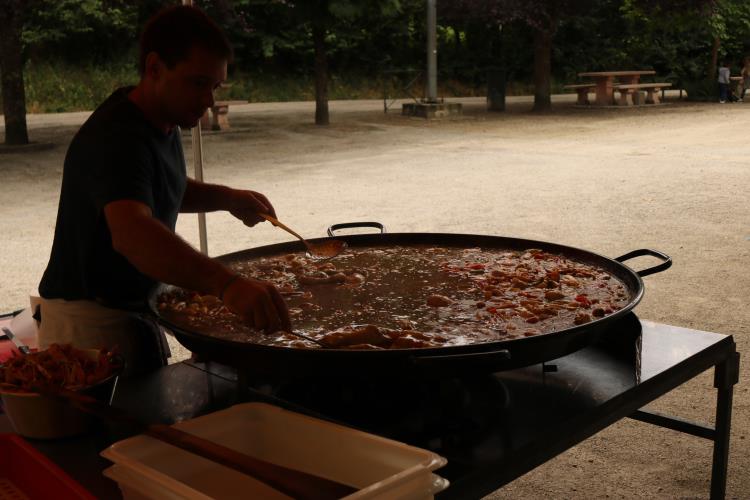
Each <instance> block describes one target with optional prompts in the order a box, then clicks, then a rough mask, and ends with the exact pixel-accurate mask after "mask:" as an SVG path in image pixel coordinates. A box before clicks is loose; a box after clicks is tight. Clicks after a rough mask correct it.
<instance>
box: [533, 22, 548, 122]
mask: <svg viewBox="0 0 750 500" xmlns="http://www.w3.org/2000/svg"><path fill="white" fill-rule="evenodd" d="M551 72H552V32H551V31H548V30H542V29H538V28H537V29H535V30H534V108H533V110H534V111H546V110H548V109H550V108H551V107H552V100H551V99H550V75H551Z"/></svg>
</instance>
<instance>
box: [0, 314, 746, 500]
mask: <svg viewBox="0 0 750 500" xmlns="http://www.w3.org/2000/svg"><path fill="white" fill-rule="evenodd" d="M628 321H630V322H633V321H634V322H635V324H637V323H638V320H637V318H636V317H635V315H630V316H628ZM640 324H641V326H642V332H639V331H637V329H636V331H634V330H633V328H625V327H624V326H623V328H622V331H620V330H618V329H617V328H614V329H613V331H612V332H610V334H608V335H607V336H606V337H605V339H604V340H603V341H602V342H601V343H600V344H598V345H594V346H590V347H587V348H585V349H582V350H580V351H578V352H576V353H573V354H571V355H569V356H565V357H563V358H560V359H557V360H554V361H552V362H549V363H546V364H544V365H536V366H532V367H528V368H524V369H520V370H513V371H508V372H501V373H498V374H492V375H486V376H482V377H477V378H476V379H474V380H469V381H466V382H465V384H464V385H465V386H466V387H467V388H468V389H467V390H468V391H469V392H470V393H472V394H474V392H475V390H478V388H479V386H485V385H487V384H488V382H489V383H490V384H491V385H493V387H494V386H496V387H498V388H499V390H498V391H495V389H492V390H491V391H490V393H489V394H497V396H498V401H488V400H487V399H488V398H487V397H485V396H482V397H480V398H476V397H475V398H474V401H475V403H477V404H471V405H469V406H470V407H468V408H466V409H465V412H466V415H464V414H463V413H462V412H464V408H462V407H461V406H460V405H459V406H458V407H456V406H454V405H452V406H451V408H450V410H447V409H446V412H447V413H448V414H447V415H446V418H445V419H443V420H441V419H440V418H438V419H437V420H436V419H435V418H434V416H435V415H434V414H435V408H421V407H420V405H419V404H417V405H411V407H410V408H408V411H406V410H405V411H393V412H392V413H391V414H390V417H389V418H385V419H383V418H381V417H382V415H381V416H380V417H379V418H378V421H379V422H380V423H379V424H378V425H372V422H368V421H366V420H362V419H360V418H358V417H357V416H356V415H353V414H351V412H350V411H348V410H347V408H345V405H343V404H342V405H338V406H336V404H335V401H334V402H333V403H331V401H330V400H329V401H328V402H327V403H326V404H323V403H321V404H317V401H316V400H314V399H313V400H312V404H310V401H306V400H305V398H304V397H300V398H295V397H287V396H285V395H284V394H283V393H279V392H276V391H274V390H273V389H269V387H270V386H269V385H267V384H266V385H264V384H263V383H261V382H260V381H254V380H250V381H248V380H246V377H245V376H243V375H242V374H240V376H238V374H237V372H236V370H234V369H232V368H230V367H226V366H223V365H217V364H215V363H196V362H184V363H179V364H176V365H171V366H169V367H166V368H164V369H162V370H160V371H159V372H157V373H155V374H153V375H151V376H148V377H145V378H141V379H137V380H131V381H128V382H127V383H122V384H121V385H120V386H119V387H118V389H117V393H116V395H115V401H114V404H115V405H116V406H119V407H122V408H125V409H127V410H129V411H130V412H131V413H132V414H134V415H135V416H137V417H140V418H142V419H143V420H146V421H150V422H160V423H172V422H175V421H179V420H184V419H188V418H191V417H194V416H198V415H202V414H205V413H209V412H212V411H215V410H218V409H221V408H225V407H227V406H230V405H232V404H234V403H236V402H239V401H241V400H248V399H249V400H264V401H267V402H272V403H275V404H278V405H279V406H283V407H286V408H288V409H292V410H297V411H303V412H305V413H308V414H311V415H313V416H323V417H324V418H328V419H331V420H334V421H338V422H343V423H347V424H349V425H352V426H355V427H359V428H363V429H365V430H368V431H371V432H375V433H378V434H382V435H384V436H386V437H391V438H395V439H398V440H400V441H404V442H407V443H409V444H414V445H416V446H421V447H425V448H429V449H431V450H433V451H435V452H437V453H439V454H441V455H443V456H445V457H446V458H448V465H447V466H446V467H444V468H443V469H440V470H438V471H437V473H438V474H439V475H441V476H443V477H445V478H447V479H449V480H450V481H451V486H450V487H449V488H448V489H447V490H446V491H444V492H442V493H440V494H439V495H438V497H439V498H441V499H451V498H476V497H480V496H482V495H486V494H489V493H491V492H493V491H495V490H497V489H498V488H501V487H502V486H503V485H505V484H507V483H509V482H510V481H512V480H514V479H516V478H518V477H520V476H521V475H523V474H525V473H526V472H528V471H530V470H532V469H533V468H535V467H537V466H538V465H540V464H542V463H544V462H546V461H547V460H549V459H551V458H552V457H554V456H556V455H558V454H559V453H561V452H563V451H565V450H567V449H568V448H570V447H572V446H574V445H575V444H577V443H579V442H581V441H583V440H585V439H586V438H588V437H590V436H592V435H594V434H595V433H597V432H598V431H600V430H602V429H604V428H606V427H607V426H609V425H611V424H613V423H614V422H616V421H617V420H619V419H621V418H624V417H630V418H635V419H638V420H641V421H644V422H649V423H652V424H655V425H659V426H662V427H666V428H670V429H674V430H678V431H681V432H685V433H688V434H692V435H695V436H699V437H703V438H706V439H709V440H711V441H713V447H714V453H713V469H712V471H711V498H712V499H719V498H723V497H724V494H725V488H726V474H727V461H728V450H729V429H730V422H731V410H732V392H733V387H734V385H735V384H736V383H737V381H738V374H739V354H738V353H737V352H736V349H735V343H734V340H733V338H732V337H731V336H727V335H721V334H717V333H710V332H702V331H698V330H689V329H685V328H679V327H674V326H669V325H663V324H657V323H653V322H650V321H643V320H641V322H640ZM710 368H714V370H715V376H714V386H715V387H716V388H717V390H718V397H717V404H716V426H715V428H711V427H707V426H705V425H700V424H695V423H691V422H687V421H685V420H682V419H678V418H673V417H668V416H664V415H658V414H654V413H649V412H646V411H643V410H640V408H642V407H643V406H645V405H647V404H648V403H650V402H651V401H654V400H655V399H657V398H658V397H660V396H661V395H663V394H665V393H667V392H669V391H671V390H672V389H674V388H675V387H677V386H679V385H681V384H683V383H684V382H686V381H688V380H690V379H692V378H693V377H695V376H697V375H699V374H700V373H702V372H704V371H706V370H708V369H710ZM248 383H249V386H250V388H249V389H247V387H248ZM238 388H241V390H238ZM493 391H495V392H493ZM483 394H484V393H483ZM308 396H309V395H308ZM468 399H472V398H468ZM331 404H333V406H331ZM326 405H328V406H326ZM385 411H388V410H387V409H386V410H385ZM420 412H422V413H420ZM551 412H554V414H555V416H556V418H555V419H554V422H556V424H553V425H550V419H549V418H547V417H546V415H549V414H550V413H551ZM438 413H439V412H438ZM477 414H479V417H480V420H481V422H479V423H477V419H476V418H475V417H476V416H477ZM2 418H3V419H5V417H2ZM420 419H421V427H420V425H417V426H416V427H415V425H414V423H415V421H417V422H418V423H419V421H420ZM406 420H408V421H406ZM401 424H403V425H401ZM542 424H543V425H542ZM7 425H8V424H7V420H5V421H2V422H0V427H7ZM415 429H416V430H415ZM467 433H468V435H469V438H468V439H466V438H465V436H464V434H467ZM126 435H127V431H124V430H122V429H113V428H111V427H109V428H101V429H99V430H97V431H96V432H93V433H91V434H89V435H87V436H83V437H79V438H72V439H66V440H59V441H49V442H42V441H32V444H33V445H34V446H35V447H36V448H37V449H39V450H40V451H41V452H43V453H44V454H46V455H47V456H49V457H50V458H51V459H52V460H53V461H54V462H56V463H57V464H59V465H60V466H61V467H62V468H63V469H64V470H66V471H67V472H68V473H69V474H70V475H71V476H72V477H73V478H74V479H76V480H77V481H79V482H80V483H81V484H83V485H84V486H85V487H86V488H88V489H89V490H91V491H92V493H94V494H95V495H97V496H99V497H103V498H116V497H117V495H118V494H119V491H118V490H117V487H116V485H115V484H114V483H112V482H111V481H109V480H108V479H106V478H104V477H103V476H101V474H99V472H100V471H101V470H102V469H103V468H105V467H107V466H108V462H107V461H106V460H103V459H101V458H99V456H98V452H99V451H100V450H102V449H103V448H105V447H106V446H107V445H108V444H109V443H111V442H113V441H114V440H117V439H121V438H123V437H125V436H126ZM707 473H708V471H707Z"/></svg>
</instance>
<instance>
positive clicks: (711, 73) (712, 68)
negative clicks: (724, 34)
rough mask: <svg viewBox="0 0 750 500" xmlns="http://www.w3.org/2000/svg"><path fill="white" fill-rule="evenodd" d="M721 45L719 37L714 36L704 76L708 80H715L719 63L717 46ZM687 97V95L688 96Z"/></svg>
mask: <svg viewBox="0 0 750 500" xmlns="http://www.w3.org/2000/svg"><path fill="white" fill-rule="evenodd" d="M720 47H721V39H720V38H719V37H718V36H716V37H714V43H713V46H712V47H711V62H710V63H709V65H708V69H707V70H706V78H707V79H708V80H711V81H714V80H716V71H717V65H718V64H719V48H720ZM688 97H689V96H688Z"/></svg>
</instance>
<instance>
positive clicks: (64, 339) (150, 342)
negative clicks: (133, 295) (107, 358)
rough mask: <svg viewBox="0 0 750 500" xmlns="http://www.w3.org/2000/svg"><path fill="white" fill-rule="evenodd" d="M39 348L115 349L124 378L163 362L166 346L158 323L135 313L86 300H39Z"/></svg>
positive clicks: (166, 351) (153, 367) (166, 355)
mask: <svg viewBox="0 0 750 500" xmlns="http://www.w3.org/2000/svg"><path fill="white" fill-rule="evenodd" d="M39 307H40V310H39V312H40V316H41V318H40V320H41V321H40V324H39V349H46V348H47V347H48V346H49V345H50V344H53V343H58V344H73V345H74V346H75V347H78V348H80V349H101V348H104V347H106V348H108V349H113V348H116V349H117V351H118V352H119V353H120V354H121V355H122V356H123V357H124V359H125V371H124V372H123V376H124V377H128V376H133V375H138V374H141V373H145V372H148V371H152V370H155V369H157V368H159V367H161V366H164V365H166V361H167V358H168V357H169V347H168V344H167V342H166V339H165V338H164V333H163V332H162V331H161V330H160V329H159V327H158V325H157V324H156V323H155V322H154V321H152V320H149V319H147V318H145V317H143V316H141V315H139V314H137V313H133V312H130V311H123V310H121V309H113V308H109V307H104V306H102V305H100V304H98V303H96V302H92V301H88V300H72V301H68V300H62V299H44V298H42V299H41V300H40V304H39Z"/></svg>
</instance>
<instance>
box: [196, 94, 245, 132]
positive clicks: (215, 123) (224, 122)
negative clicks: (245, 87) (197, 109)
mask: <svg viewBox="0 0 750 500" xmlns="http://www.w3.org/2000/svg"><path fill="white" fill-rule="evenodd" d="M239 104H247V101H215V102H214V105H213V106H211V108H210V109H211V118H210V120H209V116H208V110H206V113H205V114H204V115H203V117H202V118H201V128H203V129H204V130H228V129H229V106H237V105H239Z"/></svg>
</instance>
